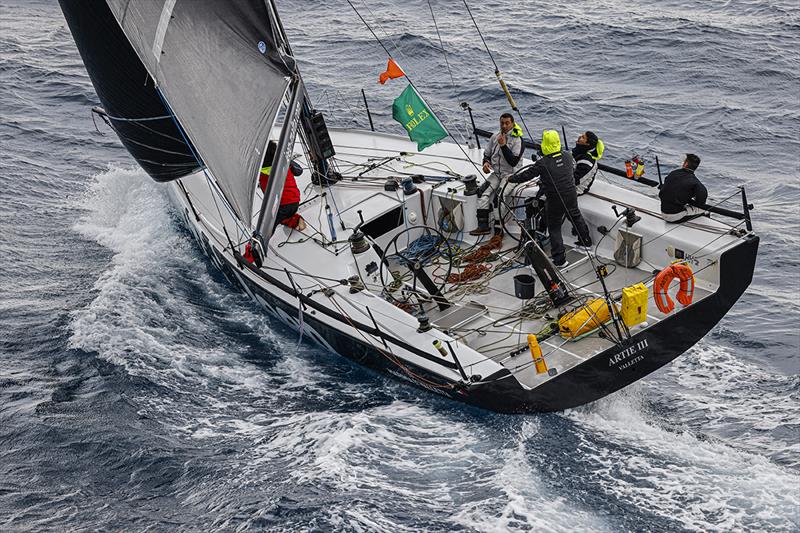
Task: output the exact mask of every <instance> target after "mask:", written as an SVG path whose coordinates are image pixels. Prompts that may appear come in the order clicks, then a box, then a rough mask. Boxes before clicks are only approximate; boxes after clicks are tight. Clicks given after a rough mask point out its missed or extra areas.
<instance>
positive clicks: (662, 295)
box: [653, 263, 694, 314]
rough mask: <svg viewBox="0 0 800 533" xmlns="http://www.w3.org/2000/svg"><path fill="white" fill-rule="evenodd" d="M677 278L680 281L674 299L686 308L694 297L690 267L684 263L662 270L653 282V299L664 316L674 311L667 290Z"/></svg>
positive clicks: (692, 276)
mask: <svg viewBox="0 0 800 533" xmlns="http://www.w3.org/2000/svg"><path fill="white" fill-rule="evenodd" d="M675 278H678V279H679V280H680V288H679V289H678V294H677V295H676V298H677V299H678V301H679V302H680V303H681V304H682V305H683V306H684V307H686V306H687V305H689V304H690V303H692V297H693V296H694V274H693V273H692V269H691V267H689V265H687V264H685V263H676V264H673V265H669V266H668V267H666V268H664V269H663V270H662V271H661V272H659V273H658V274H657V275H656V279H655V281H654V282H653V298H654V299H655V301H656V306H657V307H658V310H659V311H661V312H662V313H664V314H667V313H671V312H672V310H673V309H675V303H674V302H673V301H672V298H670V297H669V293H668V292H667V290H668V289H669V285H670V283H672V280H674V279H675Z"/></svg>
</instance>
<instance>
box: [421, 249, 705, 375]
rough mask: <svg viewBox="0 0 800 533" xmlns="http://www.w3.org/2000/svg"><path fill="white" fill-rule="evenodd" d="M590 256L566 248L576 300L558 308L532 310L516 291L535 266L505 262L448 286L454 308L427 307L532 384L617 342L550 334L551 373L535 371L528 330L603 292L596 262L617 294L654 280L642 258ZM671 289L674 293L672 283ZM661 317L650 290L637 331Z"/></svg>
mask: <svg viewBox="0 0 800 533" xmlns="http://www.w3.org/2000/svg"><path fill="white" fill-rule="evenodd" d="M515 242H516V241H514V240H513V239H511V238H508V237H507V238H505V239H504V245H505V246H509V247H511V246H513V245H514V244H515ZM514 255H515V254H514V252H513V251H509V252H506V253H505V254H504V255H503V257H502V258H499V259H496V260H495V261H494V262H493V263H492V262H490V263H489V264H490V265H492V266H496V265H499V264H501V263H503V259H505V258H506V257H509V258H512V257H514ZM592 259H594V263H593V262H592V261H591V260H590V258H589V256H588V254H587V253H586V252H585V251H584V250H582V249H577V248H572V247H569V246H568V247H567V260H568V261H569V265H568V266H567V267H566V268H564V269H562V270H561V274H562V276H563V278H564V279H565V280H566V281H567V282H568V283H569V286H570V290H571V291H572V293H573V295H574V297H575V299H573V300H572V301H570V302H567V303H566V304H564V305H563V306H561V307H560V308H553V307H550V308H549V309H546V310H543V311H541V312H536V311H530V310H531V308H532V307H533V303H532V302H534V300H520V299H518V298H517V297H516V296H515V295H514V279H513V278H514V276H515V275H517V274H524V273H529V274H531V275H534V277H535V273H534V272H533V269H532V268H530V267H526V266H524V265H522V264H521V263H519V262H518V263H516V264H515V265H514V266H513V267H512V268H508V267H506V268H507V270H506V271H502V272H500V273H497V274H493V273H487V274H485V275H484V276H483V277H481V278H479V279H478V280H476V281H474V282H468V283H462V284H458V285H448V286H447V289H446V290H445V296H446V297H447V298H448V299H449V300H451V301H452V302H453V305H452V307H450V308H448V309H446V310H444V311H441V310H440V309H439V308H438V306H437V305H436V304H435V302H429V303H428V304H427V305H425V311H426V314H427V315H428V317H429V318H430V320H431V322H432V323H433V325H434V326H435V327H438V328H439V329H441V330H444V331H446V332H447V333H448V334H449V335H451V336H452V337H454V338H455V339H457V340H459V341H460V342H463V343H465V344H466V345H468V346H469V347H471V348H472V349H474V350H476V351H478V352H480V353H482V354H484V355H485V356H486V357H488V358H491V359H493V360H494V361H496V362H497V363H499V364H502V365H503V366H505V367H506V368H508V369H509V370H510V371H511V372H512V373H513V374H514V375H515V377H516V378H517V379H518V380H519V381H520V382H521V383H523V384H524V385H526V386H528V387H534V386H536V385H539V384H541V383H542V382H544V381H546V380H548V379H550V378H552V377H553V376H554V375H556V373H557V372H563V371H566V370H568V369H570V368H572V367H574V366H576V365H578V364H580V363H582V362H583V361H585V360H587V359H590V358H591V357H593V356H594V355H596V354H598V353H600V352H602V351H604V350H606V349H608V348H610V347H612V346H613V345H614V343H613V342H612V341H611V340H609V339H607V338H605V336H604V334H603V333H602V332H600V331H595V332H593V333H591V334H589V335H587V336H584V337H582V338H580V339H578V340H565V339H564V338H562V337H561V336H560V335H558V333H556V334H555V335H551V336H547V337H546V339H545V340H543V341H541V343H540V345H541V348H542V353H543V356H544V358H545V360H546V362H547V366H548V369H550V373H549V374H545V373H543V374H537V373H536V369H535V367H534V365H533V361H532V358H531V354H530V351H529V349H528V344H527V335H528V334H529V333H534V334H535V333H539V332H541V331H542V330H544V329H546V328H547V326H548V324H550V323H552V322H553V321H557V320H558V317H559V315H560V314H561V313H563V312H565V311H568V310H572V309H574V308H575V307H576V305H577V303H576V302H580V301H581V299H584V298H585V299H594V298H600V297H602V294H603V292H602V287H601V285H600V282H599V280H597V278H596V277H595V275H594V265H595V264H598V261H602V262H603V263H607V264H608V263H611V264H609V267H608V268H609V271H610V274H609V275H608V277H606V278H605V282H606V286H607V288H608V290H609V291H610V292H611V293H612V295H614V296H615V297H619V295H620V294H621V290H622V288H624V287H628V286H631V285H634V284H636V283H645V285H648V286H651V285H652V279H653V271H652V270H648V269H646V266H647V265H645V264H644V263H642V264H640V267H645V268H639V267H637V268H625V267H623V266H620V265H618V264H615V263H614V262H613V260H611V261H610V262H609V260H608V259H603V258H595V257H593V258H592ZM436 270H437V269H436V268H431V267H428V269H427V271H428V272H429V273H430V274H431V275H434V272H435V271H436ZM489 276H491V277H489ZM671 292H674V287H673V289H672V291H671ZM536 293H537V297H538V298H539V301H545V302H549V300H548V299H547V298H546V296H544V292H543V291H542V287H541V283H540V282H539V280H538V279H537V280H536ZM709 294H711V293H710V292H709V291H707V290H704V289H702V288H699V287H698V288H695V295H694V301H695V302H697V301H699V300H700V299H702V298H704V297H706V296H708V295H709ZM523 317H524V318H523ZM663 318H664V315H663V313H661V312H660V311H659V310H658V308H657V307H656V305H655V302H654V301H653V295H652V291H651V293H650V295H649V300H648V310H647V321H646V322H645V323H644V324H642V325H639V326H634V327H633V330H634V331H635V330H636V329H638V328H640V327H646V326H647V325H650V324H653V323H655V322H657V321H659V320H661V319H663ZM608 328H609V329H610V330H611V331H612V332H613V331H614V326H613V324H611V323H609V324H608ZM540 337H541V335H540ZM553 369H555V370H553Z"/></svg>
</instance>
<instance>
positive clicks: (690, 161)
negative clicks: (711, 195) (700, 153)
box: [658, 154, 708, 222]
mask: <svg viewBox="0 0 800 533" xmlns="http://www.w3.org/2000/svg"><path fill="white" fill-rule="evenodd" d="M699 166H700V158H699V157H697V156H696V155H694V154H686V159H685V160H684V161H683V166H682V167H681V168H679V169H676V170H673V171H672V172H670V173H669V174H668V175H667V177H666V178H665V179H664V184H663V185H662V186H661V190H660V191H659V192H658V197H659V198H661V215H662V216H663V217H664V220H665V221H667V222H686V221H687V220H691V219H693V218H697V217H699V216H702V215H703V214H704V213H705V211H704V210H703V209H700V208H698V207H695V206H693V205H689V202H690V201H693V202H695V203H697V204H704V203H706V200H708V190H707V189H706V187H705V185H703V184H702V183H700V180H699V179H697V176H695V174H694V171H695V170H697V167H699Z"/></svg>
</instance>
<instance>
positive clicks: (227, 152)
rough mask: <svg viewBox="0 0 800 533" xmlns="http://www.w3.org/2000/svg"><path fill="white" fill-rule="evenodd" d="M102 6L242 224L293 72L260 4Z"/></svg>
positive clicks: (131, 0) (119, 2)
mask: <svg viewBox="0 0 800 533" xmlns="http://www.w3.org/2000/svg"><path fill="white" fill-rule="evenodd" d="M107 3H108V6H109V7H110V8H111V11H112V12H113V14H114V17H115V18H116V20H117V22H118V23H119V25H120V26H121V27H122V29H123V31H124V32H125V35H126V36H127V37H128V39H129V41H130V42H131V45H132V46H133V48H134V50H136V53H137V55H138V56H139V58H140V59H141V61H142V63H144V65H145V67H146V68H147V71H148V72H149V74H150V76H151V77H152V78H153V79H154V80H155V82H156V84H157V86H158V88H159V89H160V91H161V94H162V95H163V96H164V98H165V100H166V101H167V102H168V104H169V106H170V107H171V108H172V110H173V112H174V113H175V115H176V117H177V118H178V120H179V122H180V124H181V125H182V126H183V128H184V130H185V131H186V134H187V135H188V137H189V139H190V141H191V143H192V144H193V145H194V146H195V147H196V149H197V151H198V152H199V156H200V158H201V159H202V161H203V162H204V163H205V164H206V166H207V167H208V168H209V169H210V170H211V172H212V173H213V175H214V177H215V178H216V180H217V183H218V184H219V187H220V189H222V192H223V193H224V194H225V196H226V198H227V200H228V202H229V203H230V204H231V207H232V208H233V209H234V211H235V212H236V214H237V215H238V217H239V219H240V220H242V221H243V222H245V223H249V221H250V219H251V216H252V199H253V189H254V187H255V181H256V177H257V176H258V170H259V168H260V167H261V161H262V158H263V153H264V149H265V147H266V144H267V138H268V136H269V133H270V129H271V127H272V124H273V122H274V120H275V117H276V115H277V113H278V109H279V107H280V105H281V101H282V99H283V97H284V95H285V93H286V90H287V87H288V85H289V81H290V76H291V74H292V70H293V69H294V65H293V61H292V60H291V58H290V57H288V56H287V58H284V57H283V56H282V54H281V52H280V50H279V42H280V37H278V35H279V33H278V31H277V29H276V28H275V24H273V20H274V19H273V18H272V17H271V16H270V11H269V9H268V7H267V5H266V3H265V2H264V1H263V0H237V1H235V2H221V1H218V0H107ZM284 59H286V61H285V60H284ZM287 62H289V64H288V65H287Z"/></svg>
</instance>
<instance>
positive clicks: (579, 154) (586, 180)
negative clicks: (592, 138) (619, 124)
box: [572, 139, 605, 196]
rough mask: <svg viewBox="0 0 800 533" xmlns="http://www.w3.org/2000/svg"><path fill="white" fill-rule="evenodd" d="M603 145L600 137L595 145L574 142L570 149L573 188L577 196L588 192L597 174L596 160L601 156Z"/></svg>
mask: <svg viewBox="0 0 800 533" xmlns="http://www.w3.org/2000/svg"><path fill="white" fill-rule="evenodd" d="M604 150H605V145H604V144H603V141H601V140H600V139H598V140H597V144H596V145H595V146H591V145H589V144H576V145H575V148H573V149H572V157H573V158H575V188H576V189H577V191H578V196H581V195H582V194H586V193H587V192H589V188H590V187H591V186H592V183H594V178H595V176H597V169H598V165H597V161H598V160H599V159H600V158H601V157H603V151H604Z"/></svg>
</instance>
